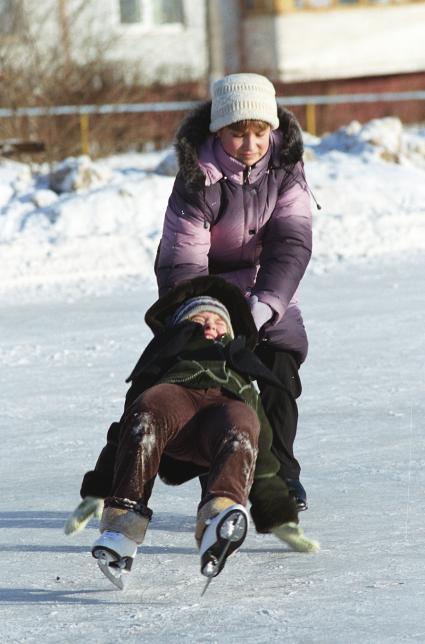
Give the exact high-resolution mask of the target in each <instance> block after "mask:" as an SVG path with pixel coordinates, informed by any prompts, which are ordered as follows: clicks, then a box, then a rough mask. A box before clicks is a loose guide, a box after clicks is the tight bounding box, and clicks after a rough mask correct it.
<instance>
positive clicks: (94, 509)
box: [64, 496, 103, 534]
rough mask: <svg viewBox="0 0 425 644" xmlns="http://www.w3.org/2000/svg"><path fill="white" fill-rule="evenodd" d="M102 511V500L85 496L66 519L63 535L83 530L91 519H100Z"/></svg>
mask: <svg viewBox="0 0 425 644" xmlns="http://www.w3.org/2000/svg"><path fill="white" fill-rule="evenodd" d="M102 511H103V499H99V498H98V497H97V496H86V498H85V499H83V500H82V501H81V503H80V504H79V505H77V507H76V508H75V510H74V512H73V513H72V514H71V515H70V516H69V517H68V519H67V521H66V523H65V525H64V531H65V534H76V533H77V532H80V530H83V529H84V528H85V527H86V525H87V524H88V522H89V521H90V519H91V518H96V519H100V517H101V516H102Z"/></svg>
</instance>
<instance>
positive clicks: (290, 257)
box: [252, 163, 312, 324]
mask: <svg viewBox="0 0 425 644" xmlns="http://www.w3.org/2000/svg"><path fill="white" fill-rule="evenodd" d="M311 249H312V221H311V204H310V193H309V190H308V186H307V182H306V180H305V177H304V172H303V167H302V164H301V163H298V164H297V165H296V166H295V167H294V169H293V170H292V171H291V173H290V174H289V175H288V177H287V178H286V179H285V181H284V182H283V185H282V188H281V191H280V194H279V196H278V200H277V202H276V206H275V209H274V211H273V213H272V216H271V218H270V220H269V222H268V224H267V229H266V232H265V235H264V238H263V250H262V252H261V256H260V270H259V272H258V275H257V279H256V283H255V287H254V288H253V289H252V295H256V296H257V297H258V299H259V301H260V302H264V303H265V304H268V305H269V306H270V307H271V308H272V309H273V311H274V312H275V316H274V317H273V319H272V324H275V323H276V322H278V321H279V320H280V319H281V318H282V316H283V315H284V313H285V311H286V309H287V307H288V305H289V302H290V301H291V299H292V297H293V295H294V293H295V291H296V290H297V288H298V285H299V283H300V281H301V278H302V276H303V275H304V272H305V269H306V268H307V265H308V263H309V261H310V257H311Z"/></svg>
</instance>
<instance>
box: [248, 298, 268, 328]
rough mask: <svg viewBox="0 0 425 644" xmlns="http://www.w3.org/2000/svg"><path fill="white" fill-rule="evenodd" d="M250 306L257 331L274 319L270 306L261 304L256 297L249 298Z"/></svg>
mask: <svg viewBox="0 0 425 644" xmlns="http://www.w3.org/2000/svg"><path fill="white" fill-rule="evenodd" d="M249 305H250V307H251V315H252V317H253V318H254V322H255V326H256V327H257V331H259V330H260V329H261V327H262V326H264V325H265V324H266V322H268V321H269V320H271V319H272V317H273V310H272V308H271V307H270V306H269V305H268V304H264V302H260V300H259V299H258V297H257V296H256V295H251V297H250V298H249Z"/></svg>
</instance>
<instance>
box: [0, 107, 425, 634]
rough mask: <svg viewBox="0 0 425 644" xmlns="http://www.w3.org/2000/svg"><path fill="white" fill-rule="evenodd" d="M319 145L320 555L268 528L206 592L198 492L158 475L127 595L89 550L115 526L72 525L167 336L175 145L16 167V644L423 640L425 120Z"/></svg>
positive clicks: (314, 324)
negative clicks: (161, 317)
mask: <svg viewBox="0 0 425 644" xmlns="http://www.w3.org/2000/svg"><path fill="white" fill-rule="evenodd" d="M305 141H306V173H307V177H308V179H309V182H310V186H311V188H312V190H313V192H314V194H315V197H316V199H317V200H318V202H319V203H320V204H321V206H322V209H321V210H315V212H314V233H315V235H314V237H315V248H314V259H313V261H312V263H311V267H310V269H309V270H308V272H307V275H306V276H305V278H304V280H303V285H302V288H301V293H300V295H301V301H302V310H303V315H304V320H305V323H306V327H307V330H308V334H309V339H310V353H309V356H308V359H307V361H306V363H305V365H303V367H302V382H303V395H302V397H301V399H300V422H299V431H298V436H297V441H296V453H297V456H298V457H299V459H300V461H301V464H302V481H303V483H304V484H305V487H306V489H307V493H308V496H309V509H308V511H307V512H304V513H302V515H300V519H301V524H302V526H303V528H304V529H305V532H306V534H308V535H309V536H311V537H312V538H315V539H318V540H319V541H320V542H321V546H322V549H321V552H320V553H318V554H316V555H303V554H299V553H293V552H290V551H288V549H287V548H286V547H285V546H284V545H283V544H281V543H279V542H278V541H277V540H276V539H275V538H274V537H273V536H271V535H257V534H256V533H255V531H254V530H253V529H252V528H251V529H250V531H249V534H248V537H247V539H246V541H245V543H244V544H243V546H242V548H241V550H240V552H239V553H238V554H237V555H235V556H234V557H233V558H231V559H229V561H228V563H227V564H226V567H225V569H224V571H223V572H222V573H221V575H220V576H219V577H218V578H217V579H215V580H213V582H212V583H211V585H210V587H209V589H208V592H207V593H206V595H205V596H204V597H202V598H201V591H202V588H203V585H204V583H205V579H204V578H202V577H201V575H200V573H199V558H198V554H197V551H196V547H195V543H194V538H193V529H194V523H195V514H196V507H197V503H198V501H199V495H200V487H199V484H198V482H197V481H193V482H190V483H189V484H186V485H184V486H181V487H176V488H175V487H167V486H165V485H163V484H162V483H161V482H160V481H158V482H157V483H156V484H155V488H154V493H153V496H152V499H151V503H150V505H151V507H152V509H153V511H154V517H153V520H152V523H151V525H150V527H149V529H148V532H147V537H146V540H145V543H144V544H143V545H142V546H141V548H140V549H139V554H138V555H137V558H136V560H135V563H134V566H133V571H132V573H131V579H130V581H129V588H128V590H126V591H125V592H124V593H122V592H120V591H117V590H115V589H114V587H113V586H112V585H111V584H110V583H109V582H108V580H107V579H105V577H104V576H103V575H102V574H101V573H100V571H98V569H97V566H96V563H95V562H94V560H93V559H92V558H91V556H90V554H89V549H90V545H91V543H92V542H93V541H94V539H95V538H96V536H97V534H98V532H97V523H96V522H95V521H91V522H90V524H89V526H88V527H87V528H86V530H85V531H84V532H82V533H80V534H78V535H76V536H74V537H72V538H71V537H68V536H66V535H65V534H64V532H63V525H64V522H65V520H66V518H67V517H68V515H69V513H70V512H71V510H72V509H73V508H74V507H75V505H76V504H77V503H78V501H79V486H80V482H81V477H82V474H83V473H84V472H85V471H86V470H87V469H91V468H92V467H93V465H94V462H95V459H96V456H97V454H98V452H99V449H100V448H101V446H102V445H103V443H104V439H105V435H106V429H107V427H108V426H109V424H110V422H111V421H113V420H116V419H117V418H119V416H120V414H121V410H122V405H123V400H124V396H125V392H126V385H125V383H124V380H125V378H126V377H127V376H128V374H129V372H130V371H131V369H132V367H133V366H134V364H135V362H136V360H137V358H138V357H139V355H140V352H141V350H142V349H143V347H144V346H145V345H146V343H147V341H148V340H149V339H150V337H151V334H150V332H149V331H148V329H147V328H146V326H145V325H144V323H143V315H144V312H145V311H146V308H147V307H148V306H149V305H150V304H151V303H152V302H153V301H154V299H155V298H156V289H155V282H154V277H153V268H152V265H153V258H154V255H155V252H156V247H157V243H158V240H159V237H160V234H161V228H162V217H163V214H164V210H165V206H166V203H167V198H168V194H169V192H170V190H171V186H172V182H173V172H175V160H174V158H173V154H172V151H170V150H169V151H165V152H163V153H155V154H150V155H121V156H117V157H111V158H108V159H105V160H102V161H96V162H94V161H92V160H90V159H88V158H79V159H67V160H65V161H63V162H62V163H61V164H58V165H57V166H55V167H47V166H33V167H30V166H28V165H24V164H20V163H15V162H12V161H1V162H0V203H1V206H0V207H1V214H0V249H1V251H0V252H1V260H2V261H1V271H0V301H1V315H0V334H1V345H0V363H1V364H2V366H3V368H2V369H1V371H0V406H1V409H2V414H1V425H0V429H1V436H2V455H3V458H2V463H1V472H2V495H1V498H0V527H1V528H2V529H1V530H0V564H1V570H2V573H3V574H2V581H1V582H0V639H1V641H4V642H8V643H9V642H11V643H16V644H23V643H25V644H27V643H33V642H34V643H38V642H43V643H46V644H57V643H58V642H59V643H67V642H76V641H84V642H89V643H90V644H92V643H93V644H98V643H101V644H115V643H116V642H121V641H123V642H126V644H127V643H128V644H132V643H134V644H136V642H137V643H138V642H149V643H151V642H155V643H156V642H158V643H160V644H168V643H169V642H179V643H180V642H181V643H184V644H186V643H192V642H193V643H195V642H196V643H198V642H204V643H209V644H221V643H222V642H229V643H235V644H236V643H239V642H247V643H249V644H258V643H262V642H273V643H274V642H276V643H278V642H279V643H280V642H290V643H291V644H292V643H294V644H346V643H350V644H351V643H353V644H400V642H415V643H418V644H422V643H423V642H424V641H425V617H424V614H425V612H424V606H425V584H424V577H425V574H424V565H423V543H424V539H425V523H424V520H423V517H424V512H425V502H424V495H423V490H424V487H425V468H424V466H423V464H424V462H425V440H424V436H423V431H422V425H423V418H424V417H425V395H424V394H425V381H424V371H423V356H424V355H425V334H424V332H423V319H424V295H423V275H424V271H425V261H424V258H423V250H424V246H425V231H424V220H425V205H424V204H425V199H424V197H425V181H424V178H425V165H424V158H425V157H424V145H425V130H424V129H423V128H421V127H417V128H415V129H411V128H410V129H408V130H407V129H405V128H403V127H402V126H401V124H400V123H399V122H398V121H397V120H394V119H382V120H379V121H372V122H370V123H368V124H365V125H364V126H362V125H360V124H358V123H352V124H350V125H348V126H347V127H346V128H342V129H341V130H339V131H338V132H335V133H332V134H330V135H328V136H326V137H323V138H321V139H318V138H314V137H310V136H308V135H306V136H305ZM158 168H159V170H160V172H161V173H163V174H160V173H159V171H157V170H158Z"/></svg>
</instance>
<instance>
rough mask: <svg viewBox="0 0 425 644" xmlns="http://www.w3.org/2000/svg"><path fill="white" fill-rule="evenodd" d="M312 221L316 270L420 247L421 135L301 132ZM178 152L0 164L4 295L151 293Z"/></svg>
mask: <svg viewBox="0 0 425 644" xmlns="http://www.w3.org/2000/svg"><path fill="white" fill-rule="evenodd" d="M305 143H306V173H307V177H308V180H309V183H310V185H311V188H312V190H313V192H314V194H315V197H316V199H317V200H318V202H319V203H320V204H321V206H322V209H321V210H320V211H315V215H314V242H315V248H314V257H313V260H312V262H311V266H310V270H315V271H318V272H320V271H323V270H326V269H329V268H330V267H332V266H334V265H335V264H336V263H339V262H341V261H342V260H350V261H353V260H355V261H357V260H373V259H376V258H377V257H380V256H382V255H384V254H389V253H396V254H400V253H404V254H407V255H411V254H413V253H415V252H417V251H420V250H424V248H425V230H424V219H425V206H424V204H425V130H424V129H421V128H415V129H409V130H406V129H404V128H403V126H402V124H401V123H400V121H399V120H398V119H395V118H388V119H379V120H373V121H370V122H369V123H366V124H365V125H360V124H359V123H357V122H353V123H351V124H350V125H348V126H347V127H345V128H341V129H340V130H338V131H337V132H334V133H332V134H330V135H328V136H325V137H323V138H322V139H319V138H316V137H311V136H309V135H306V136H305ZM174 172H175V159H174V154H173V152H171V151H168V152H165V153H161V154H159V153H155V154H152V153H151V154H131V155H117V156H113V157H110V158H108V159H103V160H101V161H96V162H94V161H92V160H91V159H89V158H88V157H80V158H77V159H76V158H71V159H66V160H64V161H63V162H61V163H60V164H57V165H56V166H54V167H52V168H49V167H48V166H46V165H41V166H32V167H30V166H28V165H25V164H21V163H16V162H13V161H8V160H0V248H1V259H2V262H1V264H2V270H1V273H0V293H3V294H5V293H9V294H12V295H16V294H17V293H19V294H20V297H22V296H24V295H26V296H28V297H30V296H33V295H34V294H36V295H37V296H38V297H39V296H40V295H42V294H43V293H45V294H48V295H49V296H51V295H52V294H54V293H56V294H59V295H62V294H66V295H72V296H75V295H78V294H79V293H97V292H100V291H105V290H106V289H109V288H112V286H116V284H117V281H118V282H120V283H121V285H122V286H123V287H131V285H132V284H133V283H134V281H137V282H140V281H141V280H143V281H145V282H146V286H147V288H152V289H154V288H155V281H154V275H153V262H154V257H155V252H156V248H157V245H158V242H159V239H160V235H161V230H162V221H163V216H164V212H165V209H166V205H167V200H168V196H169V193H170V191H171V188H172V184H173V180H174V179H173V175H174Z"/></svg>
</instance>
